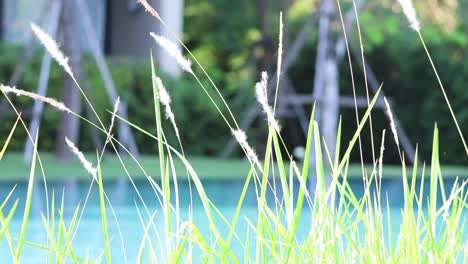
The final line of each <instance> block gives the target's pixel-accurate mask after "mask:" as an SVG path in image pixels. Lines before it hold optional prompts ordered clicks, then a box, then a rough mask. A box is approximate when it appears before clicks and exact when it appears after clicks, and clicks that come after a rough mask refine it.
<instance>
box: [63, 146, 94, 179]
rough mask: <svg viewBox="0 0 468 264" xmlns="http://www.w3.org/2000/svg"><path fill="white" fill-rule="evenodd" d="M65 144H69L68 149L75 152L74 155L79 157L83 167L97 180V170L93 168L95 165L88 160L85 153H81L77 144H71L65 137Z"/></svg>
mask: <svg viewBox="0 0 468 264" xmlns="http://www.w3.org/2000/svg"><path fill="white" fill-rule="evenodd" d="M65 142H66V143H67V145H68V147H69V148H70V150H71V151H72V152H73V154H75V155H76V156H77V157H78V159H79V160H80V162H81V164H82V165H83V167H84V168H85V169H86V170H87V171H88V172H89V173H90V174H91V175H92V176H93V178H94V179H95V180H97V169H96V168H95V167H93V164H92V163H91V162H89V161H88V160H87V159H86V157H85V156H84V154H83V152H81V151H80V150H79V149H78V148H77V147H76V146H75V144H74V143H73V142H71V141H70V140H69V139H68V138H67V137H65Z"/></svg>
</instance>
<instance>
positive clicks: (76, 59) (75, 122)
mask: <svg viewBox="0 0 468 264" xmlns="http://www.w3.org/2000/svg"><path fill="white" fill-rule="evenodd" d="M73 1H74V0H64V5H63V12H62V25H63V27H62V30H63V39H64V51H65V54H68V56H69V64H70V67H71V68H72V69H73V73H74V75H75V77H76V79H77V80H80V77H81V70H82V69H81V61H82V58H81V47H80V38H79V36H80V35H79V31H78V27H77V23H76V22H77V21H78V20H77V19H75V14H74V8H73V5H74V4H73ZM63 101H64V103H65V105H67V106H68V108H70V110H72V111H73V112H74V113H78V114H79V113H80V111H81V104H80V93H79V90H78V88H77V87H75V83H74V82H73V80H72V79H71V78H70V77H69V76H68V75H65V79H64V85H63ZM79 130H80V120H79V119H78V118H77V117H75V116H73V115H70V114H68V113H62V116H61V119H60V124H59V128H58V135H57V152H56V155H57V158H58V160H60V161H63V162H65V161H69V160H70V158H71V156H72V154H71V152H70V151H69V150H68V147H67V145H66V144H64V138H65V137H67V138H68V139H70V140H71V141H72V142H78V140H79Z"/></svg>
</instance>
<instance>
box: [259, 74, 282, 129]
mask: <svg viewBox="0 0 468 264" xmlns="http://www.w3.org/2000/svg"><path fill="white" fill-rule="evenodd" d="M267 82H268V74H267V73H266V72H262V79H261V81H260V82H258V83H257V84H255V95H256V97H257V101H258V103H259V104H260V106H261V107H262V109H263V112H265V114H266V115H267V119H268V123H269V124H270V125H271V126H273V128H274V129H275V130H276V131H278V132H279V131H280V130H281V127H280V126H279V124H278V121H277V120H276V119H275V115H274V114H273V110H272V109H271V107H270V105H269V104H268V96H267Z"/></svg>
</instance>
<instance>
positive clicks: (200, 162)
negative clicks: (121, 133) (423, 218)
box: [0, 152, 468, 183]
mask: <svg viewBox="0 0 468 264" xmlns="http://www.w3.org/2000/svg"><path fill="white" fill-rule="evenodd" d="M86 156H87V157H92V154H88V155H86ZM40 157H41V160H42V162H43V165H44V168H45V173H46V175H47V180H48V181H64V180H67V179H69V178H70V177H71V178H74V179H76V180H79V181H89V180H90V175H89V173H88V172H87V171H86V170H85V169H84V168H83V165H82V164H81V163H80V162H79V160H76V159H73V160H72V161H70V162H69V163H58V162H57V161H56V160H55V157H54V154H52V153H47V152H46V153H42V152H41V153H40ZM122 160H123V162H124V163H125V164H126V166H127V168H128V170H129V172H130V175H131V176H132V178H133V179H134V180H145V179H146V177H145V175H143V174H142V173H141V171H140V169H139V168H138V166H137V165H136V164H135V162H133V160H132V159H131V158H130V157H128V156H123V157H122ZM188 160H189V161H190V163H191V164H192V166H193V168H194V169H195V171H197V172H198V174H199V177H200V180H202V181H205V180H225V181H244V180H245V177H246V175H247V174H248V172H249V170H250V164H249V163H248V162H246V160H241V159H216V158H206V157H188ZM138 161H139V162H140V163H141V165H142V167H143V168H145V170H146V171H147V172H148V174H149V175H151V176H152V177H154V178H155V179H156V180H158V179H160V177H161V170H160V166H159V157H158V156H156V155H142V156H140V157H139V158H138ZM213 164H216V166H213ZM174 165H175V169H176V171H177V179H178V180H179V181H186V180H187V174H186V173H185V166H184V164H183V163H182V162H181V161H177V160H175V161H174ZM366 169H367V170H369V171H370V170H372V165H367V166H366ZM29 170H30V164H26V163H25V162H24V161H23V155H22V153H16V152H9V153H7V154H6V155H5V157H4V158H3V160H1V161H0V181H3V182H17V183H21V182H27V181H28V177H29V176H28V175H29ZM101 170H102V172H103V179H104V180H116V179H118V178H119V177H127V176H126V175H125V174H124V173H123V171H122V164H121V163H120V160H119V159H118V157H117V156H116V155H106V156H104V159H103V160H102V162H101ZM275 171H276V173H274V175H275V177H278V176H279V173H278V167H277V166H276V169H275ZM429 171H430V167H428V168H426V171H425V173H426V176H428V173H429ZM442 171H443V174H444V178H446V179H453V178H455V177H467V176H468V167H463V166H444V167H443V169H442ZM328 172H330V170H328ZM407 173H408V174H410V173H411V172H410V169H408V170H407ZM347 174H348V179H350V180H361V179H362V176H361V175H362V172H361V165H360V164H351V165H349V171H348V173H347ZM383 174H384V177H383V179H389V180H397V181H399V180H401V174H402V173H401V166H398V165H384V166H383ZM271 175H273V174H271ZM416 176H417V177H418V178H420V177H421V176H422V170H421V169H420V170H419V171H418V173H417V174H416Z"/></svg>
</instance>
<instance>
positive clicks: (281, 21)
mask: <svg viewBox="0 0 468 264" xmlns="http://www.w3.org/2000/svg"><path fill="white" fill-rule="evenodd" d="M282 61H283V12H280V26H279V44H278V61H277V62H278V63H277V65H276V68H277V71H278V72H277V79H278V80H279V79H280V78H279V77H280V74H281V64H282Z"/></svg>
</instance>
